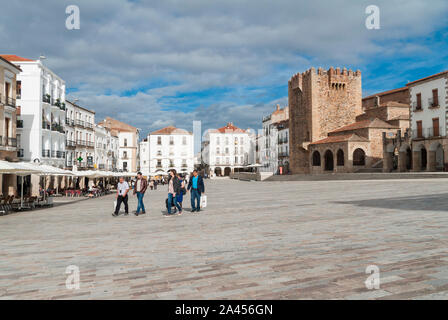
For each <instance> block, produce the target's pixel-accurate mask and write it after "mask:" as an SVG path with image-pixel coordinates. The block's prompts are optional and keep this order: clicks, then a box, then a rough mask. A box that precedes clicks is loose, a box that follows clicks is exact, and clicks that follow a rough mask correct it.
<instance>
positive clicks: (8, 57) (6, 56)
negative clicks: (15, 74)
mask: <svg viewBox="0 0 448 320" xmlns="http://www.w3.org/2000/svg"><path fill="white" fill-rule="evenodd" d="M0 57H2V58H3V59H5V60H8V61H10V62H17V61H34V60H31V59H27V58H22V57H19V56H16V55H15V54H0Z"/></svg>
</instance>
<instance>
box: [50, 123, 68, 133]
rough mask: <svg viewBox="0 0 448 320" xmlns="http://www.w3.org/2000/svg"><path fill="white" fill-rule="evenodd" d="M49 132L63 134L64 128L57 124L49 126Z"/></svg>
mask: <svg viewBox="0 0 448 320" xmlns="http://www.w3.org/2000/svg"><path fill="white" fill-rule="evenodd" d="M51 131H57V132H59V133H65V131H64V127H62V126H61V125H60V124H59V123H53V124H52V125H51Z"/></svg>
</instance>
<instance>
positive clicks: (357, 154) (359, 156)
mask: <svg viewBox="0 0 448 320" xmlns="http://www.w3.org/2000/svg"><path fill="white" fill-rule="evenodd" d="M353 165H354V166H365V165H366V153H365V152H364V150H362V149H360V148H358V149H356V150H355V151H354V152H353Z"/></svg>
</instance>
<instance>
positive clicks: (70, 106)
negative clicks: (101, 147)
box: [65, 100, 95, 169]
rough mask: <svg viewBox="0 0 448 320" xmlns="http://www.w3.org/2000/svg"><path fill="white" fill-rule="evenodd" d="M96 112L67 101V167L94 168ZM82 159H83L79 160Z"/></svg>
mask: <svg viewBox="0 0 448 320" xmlns="http://www.w3.org/2000/svg"><path fill="white" fill-rule="evenodd" d="M94 125H95V112H94V111H92V110H89V109H86V108H84V107H81V106H79V105H77V104H76V103H74V102H71V101H68V100H67V101H66V121H65V131H66V139H67V141H66V149H67V156H66V161H67V163H66V167H67V168H69V169H71V168H72V167H73V166H76V167H77V168H78V169H93V168H94V156H95V131H94ZM79 160H81V161H79Z"/></svg>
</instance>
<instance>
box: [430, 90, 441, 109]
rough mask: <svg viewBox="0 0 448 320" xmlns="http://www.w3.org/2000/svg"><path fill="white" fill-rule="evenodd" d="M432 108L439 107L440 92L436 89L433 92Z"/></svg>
mask: <svg viewBox="0 0 448 320" xmlns="http://www.w3.org/2000/svg"><path fill="white" fill-rule="evenodd" d="M430 106H431V107H438V106H439V90H438V89H434V90H432V101H430Z"/></svg>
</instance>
